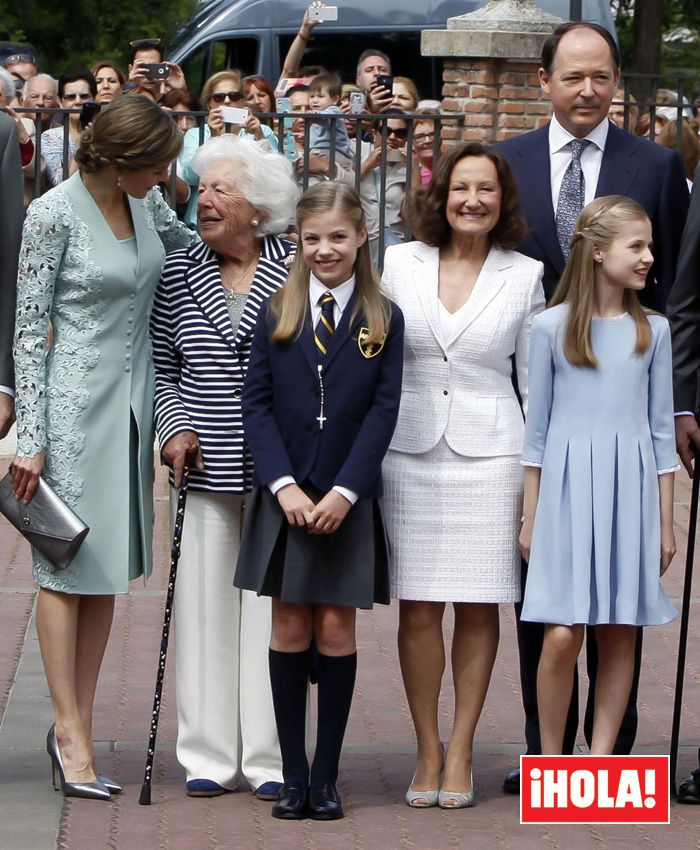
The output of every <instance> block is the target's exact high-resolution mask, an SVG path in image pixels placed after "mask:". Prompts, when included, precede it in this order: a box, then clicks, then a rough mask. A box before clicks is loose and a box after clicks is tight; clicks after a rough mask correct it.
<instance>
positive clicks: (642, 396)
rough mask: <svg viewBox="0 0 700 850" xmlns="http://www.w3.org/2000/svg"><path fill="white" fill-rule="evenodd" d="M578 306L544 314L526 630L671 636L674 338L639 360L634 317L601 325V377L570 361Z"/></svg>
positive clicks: (527, 458) (533, 357)
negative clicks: (664, 582)
mask: <svg viewBox="0 0 700 850" xmlns="http://www.w3.org/2000/svg"><path fill="white" fill-rule="evenodd" d="M568 309H569V308H568V305H565V304H560V305H558V306H556V307H553V308H551V309H549V310H546V311H545V312H544V313H541V314H540V315H539V316H538V317H537V318H536V319H535V321H534V323H533V326H532V336H531V340H530V369H529V388H530V389H529V405H528V411H527V420H526V423H525V442H524V448H523V464H525V465H533V466H541V467H542V475H541V482H540V493H539V499H538V502H537V512H536V515H535V525H534V531H533V538H532V546H531V551H530V563H529V568H528V576H527V583H526V587H525V597H524V601H523V610H522V619H523V620H529V621H534V622H542V623H558V624H563V625H573V624H575V623H586V624H589V625H598V624H603V623H618V624H630V625H638V626H649V625H660V624H662V623H667V622H669V621H670V620H672V619H673V618H674V617H675V616H676V613H677V612H676V610H675V608H674V606H673V605H672V604H671V601H670V600H669V599H668V597H667V596H666V594H665V593H664V590H663V588H662V586H661V582H660V579H659V568H660V551H661V539H660V511H659V486H658V475H659V474H661V473H662V472H669V471H671V470H674V469H677V468H678V458H677V456H676V447H675V437H674V422H673V398H672V382H671V339H670V331H669V325H668V322H667V321H666V319H665V318H664V317H663V316H657V315H650V316H649V322H650V324H651V329H652V334H653V340H652V344H651V345H650V347H649V348H648V349H647V350H646V351H645V352H644V354H642V355H636V354H635V353H634V347H635V343H636V325H635V321H634V319H633V318H632V317H631V316H630V315H629V314H626V313H625V314H624V315H622V316H620V317H616V318H614V319H596V318H594V319H593V321H592V326H591V342H592V345H593V351H594V353H595V355H596V357H597V358H598V361H599V365H598V368H597V369H587V368H581V367H577V366H572V365H571V364H570V363H569V362H568V361H567V360H566V358H565V357H564V353H563V337H564V331H565V327H566V319H567V315H568Z"/></svg>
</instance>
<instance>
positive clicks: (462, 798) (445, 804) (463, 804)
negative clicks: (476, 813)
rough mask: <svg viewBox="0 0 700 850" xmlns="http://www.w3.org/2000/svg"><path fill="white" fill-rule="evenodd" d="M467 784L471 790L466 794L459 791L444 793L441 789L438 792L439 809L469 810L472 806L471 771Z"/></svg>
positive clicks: (472, 777)
mask: <svg viewBox="0 0 700 850" xmlns="http://www.w3.org/2000/svg"><path fill="white" fill-rule="evenodd" d="M469 784H470V785H471V786H472V790H471V791H470V792H469V793H468V794H463V793H462V792H461V791H444V790H443V789H442V788H441V789H440V791H439V792H438V800H437V804H438V806H439V807H440V808H441V809H470V808H471V807H472V806H473V805H474V776H473V773H472V771H471V770H470V771H469Z"/></svg>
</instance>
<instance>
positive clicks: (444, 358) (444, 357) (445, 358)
mask: <svg viewBox="0 0 700 850" xmlns="http://www.w3.org/2000/svg"><path fill="white" fill-rule="evenodd" d="M442 359H443V360H444V361H445V363H447V355H446V354H443V355H442Z"/></svg>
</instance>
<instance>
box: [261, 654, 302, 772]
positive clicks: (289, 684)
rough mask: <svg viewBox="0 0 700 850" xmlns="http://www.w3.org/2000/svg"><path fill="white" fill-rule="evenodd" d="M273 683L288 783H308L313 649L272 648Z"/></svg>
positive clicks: (271, 672)
mask: <svg viewBox="0 0 700 850" xmlns="http://www.w3.org/2000/svg"><path fill="white" fill-rule="evenodd" d="M268 657H269V664H270V685H271V687H272V702H273V705H274V707H275V721H276V723H277V735H278V737H279V742H280V751H281V753H282V775H283V776H284V781H285V782H290V781H296V782H303V783H306V781H307V779H308V776H309V762H308V759H307V757H306V692H307V687H308V681H309V679H308V665H309V652H308V650H304V651H303V652H278V651H277V650H275V649H271V650H270V651H269V656H268Z"/></svg>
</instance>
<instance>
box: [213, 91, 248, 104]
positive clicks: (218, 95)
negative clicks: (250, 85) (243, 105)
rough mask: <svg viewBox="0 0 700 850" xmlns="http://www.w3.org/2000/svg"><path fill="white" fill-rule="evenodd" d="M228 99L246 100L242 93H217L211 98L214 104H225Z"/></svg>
mask: <svg viewBox="0 0 700 850" xmlns="http://www.w3.org/2000/svg"><path fill="white" fill-rule="evenodd" d="M226 98H228V99H229V100H232V101H234V102H235V101H237V100H244V99H245V95H244V94H243V92H240V91H217V92H214V94H213V95H212V96H211V99H212V100H213V101H214V103H223V102H224V101H225V100H226Z"/></svg>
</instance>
